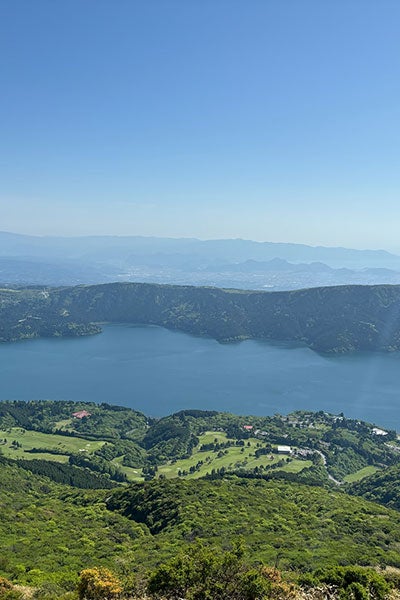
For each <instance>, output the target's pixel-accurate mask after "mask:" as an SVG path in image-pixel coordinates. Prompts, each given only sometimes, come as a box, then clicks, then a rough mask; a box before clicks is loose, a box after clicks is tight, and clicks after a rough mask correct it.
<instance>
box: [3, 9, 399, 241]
mask: <svg viewBox="0 0 400 600" xmlns="http://www.w3.org/2000/svg"><path fill="white" fill-rule="evenodd" d="M399 31H400V2H399V1H398V0H393V1H387V0H376V1H369V0H327V1H324V2H322V1H321V0H315V1H308V0H260V1H258V0H240V1H238V0H141V1H139V0H64V1H62V0H59V1H55V0H0V119H1V122H0V229H1V230H8V231H16V232H22V233H35V234H65V235H70V234H87V233H88V234H91V233H110V234H135V235H137V234H141V235H167V236H196V237H202V238H214V237H244V238H252V239H256V240H270V241H293V242H304V243H310V244H324V245H347V246H352V247H373V248H376V247H384V248H387V249H395V250H399V249H400V236H399V228H400V193H399V192H400V164H399V163H400V35H399Z"/></svg>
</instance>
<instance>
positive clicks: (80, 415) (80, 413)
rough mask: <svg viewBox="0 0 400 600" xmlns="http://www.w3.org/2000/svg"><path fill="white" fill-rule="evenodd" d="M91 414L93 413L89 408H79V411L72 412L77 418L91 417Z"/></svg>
mask: <svg viewBox="0 0 400 600" xmlns="http://www.w3.org/2000/svg"><path fill="white" fill-rule="evenodd" d="M91 414H92V413H90V412H88V411H87V410H78V412H74V413H72V416H73V417H75V419H83V418H84V417H90V415H91Z"/></svg>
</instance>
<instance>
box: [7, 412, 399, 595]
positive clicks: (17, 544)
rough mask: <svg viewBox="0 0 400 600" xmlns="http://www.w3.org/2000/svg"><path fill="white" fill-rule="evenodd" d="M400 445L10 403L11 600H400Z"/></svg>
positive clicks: (355, 432) (287, 422) (308, 426)
mask: <svg viewBox="0 0 400 600" xmlns="http://www.w3.org/2000/svg"><path fill="white" fill-rule="evenodd" d="M74 414H78V416H73V415H74ZM82 414H83V415H84V416H82ZM282 446H283V448H282ZM288 446H289V447H290V453H288V451H287V448H288ZM279 447H280V448H279ZM398 448H399V447H398V441H397V436H396V434H395V432H393V431H384V430H381V429H378V428H376V427H375V426H374V425H372V424H368V423H364V422H361V421H355V420H350V419H346V418H345V417H344V415H329V414H327V413H323V412H319V413H310V412H304V411H299V412H296V413H292V414H290V415H287V416H282V415H275V416H273V417H252V416H247V417H245V416H236V415H232V414H228V413H218V412H214V411H196V410H186V411H181V412H179V413H176V414H174V415H170V416H167V417H164V418H162V419H159V420H155V419H149V418H148V417H146V416H145V415H144V414H142V413H140V412H137V411H134V410H131V409H128V408H124V407H118V406H113V405H108V404H107V405H104V404H103V405H96V404H92V403H73V402H52V401H32V402H26V403H25V402H1V403H0V450H1V455H0V469H1V480H0V505H1V515H2V519H1V523H0V540H1V555H0V556H1V558H0V597H2V598H3V597H4V598H8V599H9V600H12V599H15V600H18V599H21V600H24V599H25V598H26V594H27V593H28V592H27V590H28V591H29V590H30V591H29V593H30V594H31V595H32V594H34V595H35V597H36V598H38V599H40V598H48V599H49V600H50V599H52V598H56V597H60V596H61V597H65V600H68V599H69V600H73V598H77V599H78V598H82V599H83V598H87V599H88V600H92V599H93V600H95V599H100V598H109V599H110V600H111V599H113V598H122V597H131V598H134V597H136V598H144V597H145V596H146V597H151V598H171V599H172V598H176V599H177V598H187V599H190V598H193V599H195V598H196V599H200V598H205V599H206V598H210V599H211V598H213V599H214V598H221V599H225V598H226V599H228V598H238V599H245V598H250V599H251V598H253V599H254V600H255V599H257V598H260V599H261V598H307V597H309V598H313V597H332V598H336V597H337V598H339V597H340V598H349V599H350V598H355V599H356V598H388V597H389V596H391V597H393V598H395V597H396V596H395V594H396V593H397V591H396V590H397V586H400V551H399V548H400V514H399V512H398V508H399V506H398V500H397V494H396V490H397V487H396V483H395V482H396V480H398V477H397V473H398V469H399V468H400V461H399V459H398V456H399V454H398V452H399V449H398ZM282 450H283V451H284V452H282ZM201 574H202V575H201ZM318 590H319V592H318ZM321 590H323V591H322V592H321ZM317 593H320V594H325V596H315V594H317ZM302 594H303V595H302ZM313 594H314V595H313ZM329 594H331V596H329ZM357 594H358V595H357Z"/></svg>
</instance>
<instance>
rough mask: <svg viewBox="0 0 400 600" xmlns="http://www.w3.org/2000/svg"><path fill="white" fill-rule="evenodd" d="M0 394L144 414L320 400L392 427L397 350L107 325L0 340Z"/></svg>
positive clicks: (262, 411) (245, 410) (399, 388)
mask: <svg viewBox="0 0 400 600" xmlns="http://www.w3.org/2000/svg"><path fill="white" fill-rule="evenodd" d="M0 399H2V400H5V399H19V400H32V399H55V400H79V401H81V400H84V401H95V402H108V403H110V404H121V405H124V406H129V407H131V408H135V409H137V410H141V411H143V412H145V413H146V414H148V415H151V416H161V415H165V414H169V413H172V412H175V411H177V410H180V409H183V408H200V409H213V410H224V411H229V412H233V413H237V414H256V415H271V414H274V413H281V414H286V413H288V412H290V411H293V410H297V409H310V410H326V411H329V412H333V413H339V412H344V413H345V415H346V416H348V417H353V418H360V419H364V420H367V421H371V422H375V423H377V424H379V425H382V426H385V427H391V428H393V429H397V430H400V353H394V354H372V353H357V354H349V355H344V356H339V357H326V356H320V355H318V354H316V353H314V352H312V351H311V350H309V349H308V348H303V347H293V346H290V345H287V344H271V343H268V342H260V341H245V342H241V343H238V344H219V343H218V342H216V341H215V340H212V339H206V338H199V337H194V336H190V335H186V334H184V333H180V332H175V331H168V330H166V329H162V328H160V327H144V326H132V325H106V326H105V327H104V331H103V333H102V334H100V335H96V336H90V337H83V338H72V339H68V338H63V339H39V340H28V341H21V342H17V343H13V344H0Z"/></svg>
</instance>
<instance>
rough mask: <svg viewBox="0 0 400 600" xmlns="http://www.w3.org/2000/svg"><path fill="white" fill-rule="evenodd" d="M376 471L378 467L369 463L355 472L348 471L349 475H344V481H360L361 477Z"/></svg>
mask: <svg viewBox="0 0 400 600" xmlns="http://www.w3.org/2000/svg"><path fill="white" fill-rule="evenodd" d="M377 471H379V469H378V467H374V466H373V465H370V466H368V467H364V468H363V469H360V470H359V471H356V472H355V473H350V475H346V477H344V481H346V483H355V482H356V481H361V479H364V477H369V476H370V475H373V474H374V473H376V472H377Z"/></svg>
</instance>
